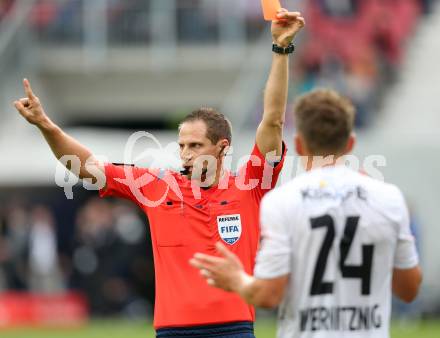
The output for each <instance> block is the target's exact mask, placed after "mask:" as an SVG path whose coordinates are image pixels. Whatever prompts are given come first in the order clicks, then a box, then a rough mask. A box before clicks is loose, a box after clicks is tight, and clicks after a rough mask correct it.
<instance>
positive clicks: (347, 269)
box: [310, 215, 374, 295]
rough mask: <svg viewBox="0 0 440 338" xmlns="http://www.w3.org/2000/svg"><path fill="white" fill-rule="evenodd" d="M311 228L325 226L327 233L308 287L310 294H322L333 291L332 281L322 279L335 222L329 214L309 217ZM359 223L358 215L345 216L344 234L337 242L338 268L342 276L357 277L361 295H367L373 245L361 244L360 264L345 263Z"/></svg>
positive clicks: (369, 284) (333, 236)
mask: <svg viewBox="0 0 440 338" xmlns="http://www.w3.org/2000/svg"><path fill="white" fill-rule="evenodd" d="M310 223H311V226H312V229H318V228H322V227H325V228H327V233H326V235H325V237H324V241H323V242H322V246H321V250H320V251H319V255H318V259H317V261H316V265H315V272H314V274H313V280H312V287H311V289H310V294H311V295H324V294H331V293H333V283H332V282H325V281H323V278H324V273H325V268H326V266H327V259H328V255H329V252H330V249H331V247H332V245H333V242H334V239H335V222H334V220H333V218H332V217H331V216H330V215H324V216H320V217H317V218H312V219H310ZM358 224H359V217H358V216H352V217H347V219H346V222H345V229H344V235H343V237H342V239H341V242H340V243H339V250H340V253H341V255H340V260H339V269H340V270H341V273H342V277H343V278H359V279H360V280H361V293H362V295H369V294H370V288H371V269H372V264H373V253H374V245H371V244H370V245H362V264H361V265H347V264H346V263H345V261H346V259H347V256H348V253H349V252H350V248H351V245H352V244H353V238H354V236H355V234H356V230H357V228H358Z"/></svg>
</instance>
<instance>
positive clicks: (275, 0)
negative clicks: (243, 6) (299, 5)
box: [261, 0, 281, 21]
mask: <svg viewBox="0 0 440 338" xmlns="http://www.w3.org/2000/svg"><path fill="white" fill-rule="evenodd" d="M261 6H262V7H263V15H264V20H267V21H272V20H276V19H277V11H278V10H279V9H280V8H281V4H280V1H279V0H261Z"/></svg>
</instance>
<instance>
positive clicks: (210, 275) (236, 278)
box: [190, 242, 246, 291]
mask: <svg viewBox="0 0 440 338" xmlns="http://www.w3.org/2000/svg"><path fill="white" fill-rule="evenodd" d="M216 248H217V250H218V252H219V253H220V255H221V257H216V256H210V255H206V254H202V253H196V254H195V255H194V257H193V258H192V259H191V260H190V264H191V265H192V266H194V267H195V268H197V269H199V270H200V274H201V275H202V276H203V277H204V278H205V279H206V281H207V283H208V284H209V285H211V286H215V287H218V288H221V289H223V290H225V291H236V290H237V289H238V288H239V287H240V285H241V284H242V280H243V275H245V274H246V273H245V272H244V269H243V265H242V264H241V262H240V259H239V258H238V257H237V256H236V255H235V254H233V253H232V252H231V251H229V250H228V249H227V248H226V247H225V246H224V245H223V244H222V243H220V242H218V243H217V244H216Z"/></svg>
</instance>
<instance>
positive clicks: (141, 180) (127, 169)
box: [99, 163, 156, 204]
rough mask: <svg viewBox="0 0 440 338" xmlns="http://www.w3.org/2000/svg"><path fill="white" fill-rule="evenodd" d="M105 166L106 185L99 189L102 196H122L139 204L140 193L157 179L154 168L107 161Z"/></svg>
mask: <svg viewBox="0 0 440 338" xmlns="http://www.w3.org/2000/svg"><path fill="white" fill-rule="evenodd" d="M104 168H105V178H106V185H105V187H104V188H103V189H101V190H99V196H100V197H108V196H113V197H120V198H125V199H128V200H132V201H133V202H135V203H137V204H139V202H140V201H139V198H137V196H139V194H140V193H141V191H142V189H144V188H145V187H146V186H147V185H151V184H152V182H154V181H155V179H156V176H155V174H154V173H153V171H152V170H150V169H147V168H139V167H135V166H130V165H116V164H111V163H107V164H105V166H104Z"/></svg>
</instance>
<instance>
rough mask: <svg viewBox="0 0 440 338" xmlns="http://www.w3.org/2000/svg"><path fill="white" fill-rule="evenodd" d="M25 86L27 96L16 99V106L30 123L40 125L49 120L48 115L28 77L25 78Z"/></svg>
mask: <svg viewBox="0 0 440 338" xmlns="http://www.w3.org/2000/svg"><path fill="white" fill-rule="evenodd" d="M23 87H24V92H25V94H26V97H23V98H21V99H19V100H17V101H14V107H15V109H17V111H18V112H19V113H20V115H21V116H23V117H24V118H25V119H26V120H27V121H28V122H29V123H31V124H33V125H36V126H37V127H40V126H42V125H43V124H44V123H45V122H47V121H48V117H47V115H46V113H45V112H44V110H43V107H42V106H41V103H40V99H39V98H38V97H37V96H35V94H34V93H33V91H32V88H31V84H30V83H29V80H28V79H24V80H23Z"/></svg>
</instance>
